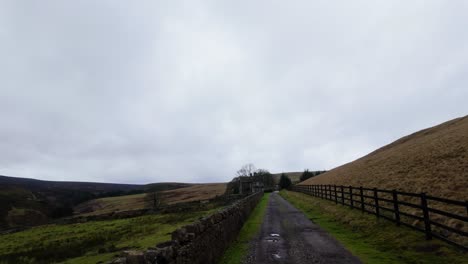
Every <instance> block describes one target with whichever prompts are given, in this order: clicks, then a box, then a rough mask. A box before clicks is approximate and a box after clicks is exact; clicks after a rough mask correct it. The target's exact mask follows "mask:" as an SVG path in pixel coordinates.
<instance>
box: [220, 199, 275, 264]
mask: <svg viewBox="0 0 468 264" xmlns="http://www.w3.org/2000/svg"><path fill="white" fill-rule="evenodd" d="M269 197H270V193H265V194H264V195H263V197H262V199H261V200H260V202H259V203H258V205H257V206H256V207H255V209H254V210H253V211H252V213H251V214H250V216H249V219H247V222H245V224H244V226H243V227H242V229H241V231H240V232H239V235H238V236H237V239H236V241H234V242H233V243H232V245H231V246H230V247H229V248H228V249H227V250H226V252H225V253H224V255H223V257H222V258H221V261H220V262H219V263H220V264H239V263H241V262H242V260H243V259H244V258H245V257H246V255H247V253H248V252H247V251H248V250H249V242H250V241H251V240H252V239H253V238H254V236H255V235H257V234H258V232H259V231H260V227H261V225H262V223H263V217H264V216H265V212H266V208H267V204H268V199H269Z"/></svg>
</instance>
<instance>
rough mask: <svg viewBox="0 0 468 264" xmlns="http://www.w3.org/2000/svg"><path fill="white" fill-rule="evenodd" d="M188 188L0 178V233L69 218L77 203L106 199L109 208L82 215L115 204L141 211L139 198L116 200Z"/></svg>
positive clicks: (83, 209) (174, 184)
mask: <svg viewBox="0 0 468 264" xmlns="http://www.w3.org/2000/svg"><path fill="white" fill-rule="evenodd" d="M192 185H193V184H187V183H173V182H169V183H152V184H147V185H136V184H114V183H95V182H60V181H42V180H35V179H26V178H16V177H8V176H0V230H1V229H7V228H12V227H22V226H33V225H38V224H45V223H47V222H48V221H49V220H51V219H53V218H60V217H64V216H69V215H71V214H72V213H73V207H75V206H76V205H78V204H81V203H83V202H85V201H89V200H92V199H98V198H101V197H107V198H105V199H104V200H105V201H108V202H109V203H110V205H109V206H107V205H106V206H104V207H103V208H99V206H101V204H97V205H96V204H93V205H96V206H98V207H96V208H91V210H89V208H79V211H80V212H81V213H83V212H82V211H86V210H88V211H96V210H98V209H102V210H103V211H105V212H107V211H110V212H112V210H114V207H115V204H116V203H118V204H120V205H119V206H120V207H124V208H133V209H141V206H142V205H141V202H140V200H141V199H139V198H138V199H136V201H133V199H127V198H121V199H120V198H117V197H119V196H124V195H130V194H140V195H136V196H135V197H140V198H141V197H143V196H144V194H142V193H144V192H151V191H165V190H173V189H177V188H182V187H189V186H192ZM110 197H112V198H110ZM131 197H134V196H131ZM127 201H128V202H129V203H127ZM117 211H118V210H117Z"/></svg>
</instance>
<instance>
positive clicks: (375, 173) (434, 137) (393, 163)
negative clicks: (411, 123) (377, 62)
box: [301, 116, 468, 200]
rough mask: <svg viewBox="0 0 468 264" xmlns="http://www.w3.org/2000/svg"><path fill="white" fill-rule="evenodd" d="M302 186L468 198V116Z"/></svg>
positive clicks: (368, 156)
mask: <svg viewBox="0 0 468 264" xmlns="http://www.w3.org/2000/svg"><path fill="white" fill-rule="evenodd" d="M301 184H337V185H352V186H364V187H377V188H382V189H397V190H402V191H408V192H426V193H428V194H431V195H434V196H439V197H445V198H452V199H457V200H466V199H467V198H468V116H465V117H462V118H457V119H454V120H451V121H448V122H445V123H443V124H440V125H437V126H434V127H431V128H427V129H424V130H421V131H419V132H416V133H414V134H411V135H409V136H406V137H403V138H401V139H399V140H397V141H395V142H393V143H391V144H389V145H386V146H384V147H382V148H380V149H377V150H375V151H374V152H372V153H370V154H368V155H366V156H364V157H362V158H360V159H357V160H355V161H353V162H350V163H348V164H345V165H343V166H340V167H337V168H335V169H333V170H331V171H329V172H326V173H324V174H321V175H319V176H316V177H314V178H311V179H309V180H307V181H305V182H303V183H301Z"/></svg>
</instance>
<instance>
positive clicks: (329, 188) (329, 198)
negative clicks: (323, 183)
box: [327, 184, 332, 201]
mask: <svg viewBox="0 0 468 264" xmlns="http://www.w3.org/2000/svg"><path fill="white" fill-rule="evenodd" d="M327 189H328V191H327V193H328V197H327V200H330V201H331V199H332V198H331V185H330V184H328V185H327Z"/></svg>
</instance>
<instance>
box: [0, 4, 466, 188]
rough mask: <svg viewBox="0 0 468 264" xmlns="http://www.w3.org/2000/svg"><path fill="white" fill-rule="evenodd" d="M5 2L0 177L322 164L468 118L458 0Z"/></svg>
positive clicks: (173, 173) (174, 177) (226, 172)
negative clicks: (429, 128) (252, 165)
mask: <svg viewBox="0 0 468 264" xmlns="http://www.w3.org/2000/svg"><path fill="white" fill-rule="evenodd" d="M337 3H338V2H334V1H312V2H311V1H293V2H284V1H283V2H280V1H254V2H252V1H236V2H233V3H231V2H228V1H182V2H177V3H175V2H173V1H171V2H163V1H139V2H138V5H137V4H135V2H132V3H129V2H123V1H99V2H96V1H74V2H61V1H40V2H34V1H3V2H2V3H0V57H1V58H2V60H1V61H0V77H1V78H0V120H2V122H1V125H0V146H1V148H2V152H1V154H0V175H8V176H15V177H27V178H36V179H43V180H66V181H97V182H116V183H149V182H163V181H166V182H167V181H171V182H174V181H177V182H223V181H229V180H230V179H231V178H232V177H234V176H235V172H236V171H237V170H238V169H239V168H240V167H241V166H242V165H244V164H246V163H253V164H255V166H256V167H257V168H264V169H267V170H269V171H271V172H275V173H276V172H282V171H302V170H304V169H306V168H308V169H311V170H323V169H326V170H329V169H332V168H334V167H337V166H340V165H342V164H344V163H347V162H350V161H353V160H355V159H357V158H359V157H361V156H363V155H366V154H368V153H369V152H371V151H373V150H375V149H377V148H379V147H382V146H383V145H386V144H388V143H391V142H392V141H394V140H396V139H398V138H400V137H402V136H405V135H408V134H410V133H413V132H416V131H418V130H421V129H424V128H427V127H430V126H434V125H437V124H439V123H442V122H445V121H448V120H451V119H454V118H457V117H461V116H465V115H467V114H468V104H466V102H465V100H466V98H468V89H467V85H468V74H467V72H468V34H467V33H466V28H468V16H466V14H467V13H468V3H467V2H462V1H411V2H408V1H372V2H370V3H369V2H368V1H353V2H346V1H342V2H340V3H339V4H337Z"/></svg>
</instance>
